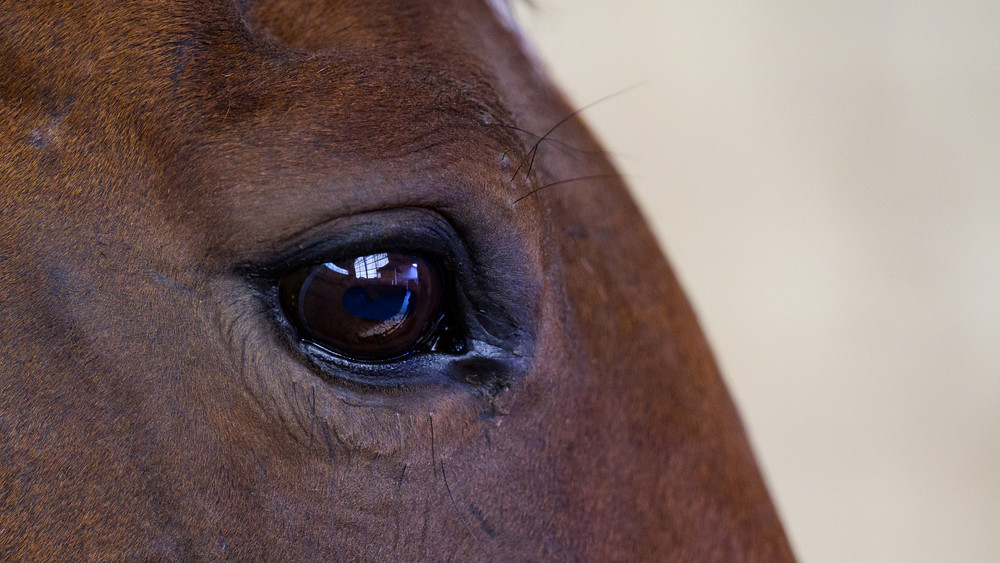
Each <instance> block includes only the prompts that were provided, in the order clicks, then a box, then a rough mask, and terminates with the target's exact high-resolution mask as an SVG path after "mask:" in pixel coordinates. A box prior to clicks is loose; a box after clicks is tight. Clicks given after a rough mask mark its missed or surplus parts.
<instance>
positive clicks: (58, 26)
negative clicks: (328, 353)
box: [0, 0, 792, 561]
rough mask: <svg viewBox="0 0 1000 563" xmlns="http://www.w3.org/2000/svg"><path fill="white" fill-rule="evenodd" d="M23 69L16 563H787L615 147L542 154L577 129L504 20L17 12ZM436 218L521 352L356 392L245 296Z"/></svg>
mask: <svg viewBox="0 0 1000 563" xmlns="http://www.w3.org/2000/svg"><path fill="white" fill-rule="evenodd" d="M0 69H2V70H0V153H2V154H3V157H2V158H0V440H2V445H3V447H2V448H0V559H3V560H15V559H31V560H102V561H103V560H111V559H122V558H125V559H147V558H153V559H157V558H163V559H172V560H184V561H188V560H199V559H210V560H217V559H222V558H234V559H239V560H272V561H273V560H339V559H350V560H354V559H361V558H365V559H369V558H375V559H400V560H415V559H443V558H451V557H456V558H458V559H482V560H486V559H492V560H521V559H574V560H575V559H588V560H677V561H723V560H724V561H734V560H748V561H781V560H790V559H791V558H792V556H791V553H790V551H789V547H788V544H787V542H786V540H785V538H784V535H783V533H782V530H781V527H780V524H779V522H778V520H777V518H776V516H775V514H774V510H773V508H772V506H771V503H770V501H769V499H768V496H767V493H766V491H765V488H764V486H763V484H762V482H761V479H760V476H759V475H758V471H757V469H756V467H755V464H754V461H753V459H752V456H751V452H750V450H749V447H748V445H747V442H746V439H745V438H744V435H743V431H742V429H741V426H740V422H739V420H738V417H737V414H736V412H735V410H734V409H733V406H732V404H731V402H730V400H729V398H728V396H727V394H726V392H725V390H724V388H723V385H722V383H721V381H720V378H719V376H718V373H717V370H716V366H715V364H714V362H713V359H712V356H711V353H710V351H709V349H708V348H707V346H706V344H705V341H704V339H703V337H702V335H701V332H700V330H699V328H698V326H697V323H696V321H695V319H694V316H693V314H692V312H691V310H690V308H689V306H688V304H687V302H686V300H685V298H684V296H683V294H682V292H681V290H680V288H679V287H678V285H677V282H676V280H675V278H674V277H673V275H672V273H671V271H670V269H669V267H668V265H667V263H666V262H665V260H664V259H663V257H662V255H661V253H660V250H659V248H658V247H657V244H656V242H655V240H654V239H653V237H652V235H651V234H650V232H649V230H648V229H647V228H646V227H645V226H644V224H643V222H642V220H641V218H640V215H639V212H638V211H637V209H636V208H635V206H634V204H633V203H632V201H631V200H630V199H629V196H628V194H627V191H626V188H625V186H624V185H623V184H622V182H621V181H620V180H619V179H617V177H615V176H614V170H613V169H612V167H611V165H610V164H609V163H608V162H607V160H606V159H605V158H604V157H602V156H597V155H598V154H599V147H598V146H597V144H596V143H595V141H594V140H593V138H592V137H591V136H590V134H589V133H588V132H587V131H586V129H585V128H584V126H583V125H582V124H581V123H580V122H579V121H577V120H576V119H572V120H569V121H567V122H566V123H564V124H563V125H561V126H560V127H559V128H558V129H557V130H556V131H554V132H553V133H552V136H553V137H557V138H558V139H559V140H560V143H555V142H549V141H545V142H543V143H541V144H539V145H538V153H537V155H534V156H537V158H536V159H534V161H533V162H532V165H531V166H530V167H529V166H528V165H527V164H526V163H527V162H529V161H531V158H532V155H533V152H532V147H533V145H534V143H535V141H536V140H537V137H534V136H532V135H530V134H527V133H524V132H522V131H519V129H521V130H524V131H534V132H536V133H538V134H542V133H544V132H545V131H546V130H548V129H549V128H550V127H551V126H552V125H554V124H555V123H557V122H558V121H559V120H560V119H562V118H563V117H565V116H566V115H568V114H569V113H570V111H571V110H570V108H568V107H567V106H566V105H565V103H564V102H563V100H562V98H561V97H560V95H559V93H558V92H557V91H556V90H555V89H554V87H553V86H552V85H551V84H550V83H549V82H548V81H547V79H546V78H545V77H544V76H542V75H540V74H539V73H538V72H537V71H536V70H535V69H534V67H533V66H532V65H531V64H530V62H529V61H528V60H527V59H526V57H525V55H524V54H523V53H522V52H521V50H520V46H519V44H518V41H517V39H516V38H515V37H513V36H512V35H511V34H510V32H509V31H508V30H506V29H505V28H504V27H503V26H501V25H500V24H499V23H498V22H496V21H495V19H494V17H493V14H492V13H491V12H490V10H489V9H488V8H487V7H486V6H485V4H483V3H480V2H478V1H472V0H461V1H460V0H438V1H433V2H431V1H427V0H401V1H397V0H373V1H370V2H365V3H350V2H337V1H335V0H329V1H322V0H287V1H282V0H275V1H272V2H266V1H265V2H255V1H248V0H243V1H239V0H237V1H236V2H235V3H233V2H225V1H214V0H204V1H194V0H192V1H181V0H170V1H161V0H156V1H145V2H142V1H140V2H127V3H126V2H110V1H100V0H89V1H88V0H81V1H78V2H56V1H51V2H44V1H27V2H25V1H13V0H2V1H0ZM514 127H516V128H517V129H515V128H514ZM580 176H592V178H590V179H589V180H581V181H577V182H569V183H565V184H560V185H557V186H553V187H551V188H547V189H543V190H541V191H538V192H537V193H535V194H533V195H532V196H530V197H526V198H524V199H521V200H518V198H520V197H521V196H523V195H524V194H527V193H528V192H530V191H532V190H535V189H537V188H539V187H540V186H543V185H545V184H547V183H551V182H558V181H562V180H567V179H571V178H575V177H580ZM515 201H516V203H515ZM379 210H382V211H381V213H379ZM432 218H436V219H432ZM441 218H443V219H444V220H446V221H447V222H448V223H449V224H451V225H453V227H454V229H455V232H456V233H458V236H459V237H460V238H461V239H462V240H463V244H464V245H465V246H466V247H467V248H468V254H469V260H468V264H467V267H468V271H469V272H470V274H469V278H470V279H471V280H472V281H470V282H469V283H470V285H471V286H472V289H470V292H471V293H474V294H476V295H479V297H476V298H477V299H480V298H481V299H482V300H483V301H484V302H488V303H490V304H495V310H494V309H488V310H484V311H482V312H481V314H480V318H481V322H482V323H483V325H484V327H486V328H485V330H486V331H487V332H489V333H490V334H494V335H500V336H499V337H498V338H497V342H498V345H499V346H500V348H501V349H504V350H506V352H505V353H509V358H508V359H509V361H508V360H503V361H494V362H493V363H490V361H488V360H482V361H481V362H479V363H477V362H476V361H473V359H469V360H468V361H465V360H462V359H457V360H455V361H453V362H451V363H450V364H448V366H449V367H448V368H447V369H448V370H450V371H448V373H447V374H446V375H449V376H450V377H443V376H442V377H439V379H435V380H434V381H435V383H433V384H420V385H410V386H404V387H402V388H395V389H383V390H379V389H371V388H367V387H364V386H357V385H353V384H351V383H350V382H349V381H342V380H339V379H336V378H333V379H331V378H329V377H325V376H324V374H323V373H318V372H317V369H316V368H315V367H310V366H309V365H308V364H307V363H304V362H303V358H302V357H301V354H299V353H298V352H297V351H296V350H297V348H296V344H295V343H294V342H291V341H290V340H289V339H288V338H287V337H285V335H284V334H283V333H281V331H280V330H279V329H278V328H276V324H275V323H276V322H277V321H276V320H275V318H274V314H273V311H271V310H269V309H268V308H267V307H266V306H265V305H264V304H262V300H261V297H260V291H261V290H260V289H259V288H258V287H257V286H256V285H254V282H253V280H251V279H249V278H248V277H247V275H246V273H245V272H247V271H249V270H252V269H253V268H255V267H256V266H258V265H260V264H264V263H267V262H268V261H270V260H272V259H273V258H274V257H275V256H276V255H277V254H280V253H281V252H282V249H287V248H290V247H296V245H298V244H308V243H311V242H314V241H316V240H326V239H331V238H336V237H337V236H341V234H343V233H348V232H351V230H352V229H359V228H363V227H362V226H359V225H360V224H361V223H357V222H358V221H361V222H362V223H364V224H366V225H368V224H376V225H377V224H380V223H379V221H390V222H392V221H395V222H396V223H398V222H399V221H413V222H414V224H415V225H420V224H423V223H424V222H426V221H430V220H440V219H441ZM352 221H353V222H352ZM366 221H367V223H365V222H366ZM364 228H368V227H364ZM505 357H506V356H505ZM491 366H492V367H491ZM498 366H499V367H498ZM494 368H496V369H497V370H498V371H497V372H496V373H493V372H491V371H490V370H492V369H494ZM487 372H489V373H487ZM456 374H458V375H457V376H456ZM484 374H486V375H484ZM432 375H435V376H439V375H441V374H436V372H435V374H432Z"/></svg>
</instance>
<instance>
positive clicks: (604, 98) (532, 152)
mask: <svg viewBox="0 0 1000 563" xmlns="http://www.w3.org/2000/svg"><path fill="white" fill-rule="evenodd" d="M641 84H642V83H641V82H640V83H638V84H633V85H631V86H629V87H627V88H623V89H621V90H619V91H617V92H613V93H611V94H608V95H607V96H602V97H600V98H598V99H596V100H594V101H592V102H590V103H589V104H586V105H584V106H582V107H580V108H577V109H576V110H574V111H572V112H571V113H570V114H569V115H567V116H566V117H564V118H562V119H560V120H559V121H558V122H557V123H556V124H555V125H553V126H552V127H551V128H550V129H549V130H548V131H546V132H545V134H544V135H542V136H541V137H540V138H539V139H538V140H537V141H535V144H534V145H532V146H531V149H530V150H529V151H528V154H526V155H524V158H522V159H521V162H520V163H519V164H518V165H517V169H515V170H514V175H513V176H512V177H511V179H510V181H512V182H513V181H514V178H517V173H518V172H520V171H521V168H523V167H524V162H525V161H526V160H528V157H529V156H530V157H531V163H530V164H529V165H528V171H527V172H526V174H531V166H532V164H534V162H535V155H536V154H537V153H538V147H539V146H540V145H541V144H542V141H544V140H546V139H548V138H549V135H551V134H552V133H553V132H554V131H555V130H556V129H558V128H559V127H561V126H562V125H563V124H564V123H566V122H567V121H569V120H570V119H573V118H574V117H576V116H577V115H579V114H580V113H581V112H583V111H584V110H587V109H589V108H592V107H594V106H595V105H597V104H599V103H602V102H605V101H607V100H610V99H611V98H614V97H616V96H620V95H621V94H624V93H626V92H629V91H631V90H634V89H635V88H637V87H639V86H640V85H641Z"/></svg>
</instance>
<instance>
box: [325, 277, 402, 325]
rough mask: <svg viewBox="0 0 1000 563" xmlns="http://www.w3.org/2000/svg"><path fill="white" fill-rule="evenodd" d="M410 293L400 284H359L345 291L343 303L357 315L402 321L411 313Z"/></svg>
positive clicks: (372, 318) (381, 319)
mask: <svg viewBox="0 0 1000 563" xmlns="http://www.w3.org/2000/svg"><path fill="white" fill-rule="evenodd" d="M410 293H411V292H410V291H409V290H407V289H406V288H403V287H398V286H371V285H369V286H358V287H352V288H350V289H348V290H347V291H345V292H344V298H343V299H342V300H341V303H342V304H343V306H344V310H345V311H347V312H348V313H350V314H352V315H354V316H355V317H361V318H362V319H368V320H372V321H377V322H385V321H388V320H397V321H401V320H403V319H404V318H406V316H407V315H408V314H409V310H408V309H409V308H410ZM394 317H397V318H395V319H394Z"/></svg>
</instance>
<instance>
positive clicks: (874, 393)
mask: <svg viewBox="0 0 1000 563" xmlns="http://www.w3.org/2000/svg"><path fill="white" fill-rule="evenodd" d="M535 3H536V7H535V8H534V9H528V8H526V7H525V6H521V7H520V9H519V12H520V17H521V20H522V22H523V23H524V24H525V26H526V28H527V29H528V30H529V33H530V35H531V36H532V38H533V41H534V44H535V45H536V47H537V50H538V53H539V55H540V57H541V58H543V59H544V60H546V61H547V63H548V65H549V67H550V69H551V70H552V71H553V74H554V75H555V76H556V78H557V80H558V81H560V82H561V83H562V84H563V86H564V87H565V88H566V90H567V91H568V95H569V97H570V99H571V100H572V101H573V103H574V104H576V105H578V106H580V105H583V104H586V103H589V102H591V101H594V100H597V99H599V98H601V97H603V96H606V95H607V94H610V93H614V92H617V91H620V90H622V89H623V88H627V87H629V86H633V85H637V84H638V87H636V88H635V89H632V90H630V91H628V92H626V93H624V94H621V95H619V96H616V97H614V98H612V99H610V100H608V101H604V102H601V103H599V104H597V105H596V106H594V107H593V108H591V109H588V110H586V112H585V113H584V115H585V117H586V119H587V120H588V121H589V122H590V123H591V124H592V125H593V126H594V127H595V129H597V131H598V133H599V135H600V136H601V137H602V138H603V139H604V141H605V143H606V145H607V147H608V148H609V150H611V151H612V152H614V153H615V154H616V156H617V160H618V162H619V163H620V166H621V168H622V169H623V170H624V171H625V172H626V173H627V174H629V176H630V181H631V183H632V186H633V188H634V190H635V192H636V194H637V197H638V198H639V199H640V200H641V201H642V203H643V205H644V208H645V211H646V213H647V215H648V217H649V218H650V220H651V221H652V222H653V223H654V225H655V228H656V230H657V233H658V234H659V236H660V239H661V241H662V243H663V245H664V246H665V248H666V250H667V251H668V253H669V255H670V257H671V259H672V261H673V264H674V266H675V268H676V269H677V270H678V272H679V274H680V276H681V278H682V280H683V282H684V283H685V286H686V287H687V289H688V294H689V295H690V297H691V298H692V300H693V301H694V304H695V307H696V308H697V309H698V311H699V313H700V316H701V319H702V323H703V325H704V327H705V328H706V330H707V332H708V334H709V338H710V339H711V341H712V342H713V344H714V347H715V350H716V353H717V355H718V358H719V360H720V362H721V364H722V367H723V369H724V371H725V375H726V378H727V380H728V382H729V385H730V388H731V389H732V390H733V393H734V394H735V398H736V401H737V403H738V404H739V406H740V408H741V411H742V413H743V416H744V419H745V421H746V424H747V426H748V427H749V430H750V432H751V436H752V439H753V441H754V443H755V445H756V449H757V452H758V457H759V460H760V462H761V464H762V466H763V469H764V471H765V473H766V476H767V478H768V480H769V482H770V483H771V486H772V491H773V494H774V496H775V500H776V502H777V504H778V506H779V509H780V511H781V513H782V515H783V518H784V520H785V523H786V527H787V529H788V531H789V534H790V536H791V540H792V543H793V545H794V547H795V549H796V552H797V554H798V555H799V557H800V558H801V559H802V560H803V561H808V562H825V561H831V562H832V561H837V562H841V561H906V562H916V561H962V562H968V561H998V560H1000V2H996V1H995V0H992V1H979V2H977V1H973V0H952V1H944V0H939V1H931V0H910V1H903V0H865V1H863V2H861V1H850V0H848V1H839V2H834V1H831V0H816V1H812V2H792V1H778V0H761V1H753V2H722V1H719V0H699V1H663V0H659V1H655V0H623V1H620V2H608V1H600V0H535Z"/></svg>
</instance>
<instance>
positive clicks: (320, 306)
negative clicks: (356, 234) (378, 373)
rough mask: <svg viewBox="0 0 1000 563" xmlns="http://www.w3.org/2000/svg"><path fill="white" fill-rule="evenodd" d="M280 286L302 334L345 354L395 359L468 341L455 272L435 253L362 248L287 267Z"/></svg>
mask: <svg viewBox="0 0 1000 563" xmlns="http://www.w3.org/2000/svg"><path fill="white" fill-rule="evenodd" d="M276 287H277V297H278V302H279V309H280V312H281V314H282V315H283V316H284V318H285V319H286V320H287V321H288V323H289V324H291V325H292V326H293V327H294V329H295V331H296V333H297V336H298V338H299V340H300V341H301V342H303V343H305V344H307V345H309V346H312V347H315V348H317V349H318V350H319V351H321V352H323V353H326V354H331V355H333V356H335V357H338V358H341V359H342V360H346V361H349V362H352V363H361V364H369V365H377V364H390V363H393V362H397V361H399V360H402V359H403V358H406V357H408V356H412V355H415V354H421V353H445V354H451V355H461V354H463V353H464V352H465V351H466V350H467V348H468V345H467V342H466V335H465V332H466V330H465V326H464V324H463V323H462V322H461V317H460V316H459V315H458V310H457V309H458V307H457V297H456V295H455V293H456V291H455V285H454V283H453V280H452V276H451V275H450V272H449V271H447V270H446V269H445V268H444V267H443V266H441V261H440V260H438V259H437V258H436V257H425V256H424V255H423V254H421V253H417V252H413V251H408V250H383V251H378V252H370V253H365V254H357V255H354V256H352V257H347V258H342V259H334V260H330V261H323V262H317V263H313V264H311V265H309V266H305V267H301V268H297V269H294V270H291V271H288V272H285V273H284V274H281V275H280V276H278V278H277V283H276Z"/></svg>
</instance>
